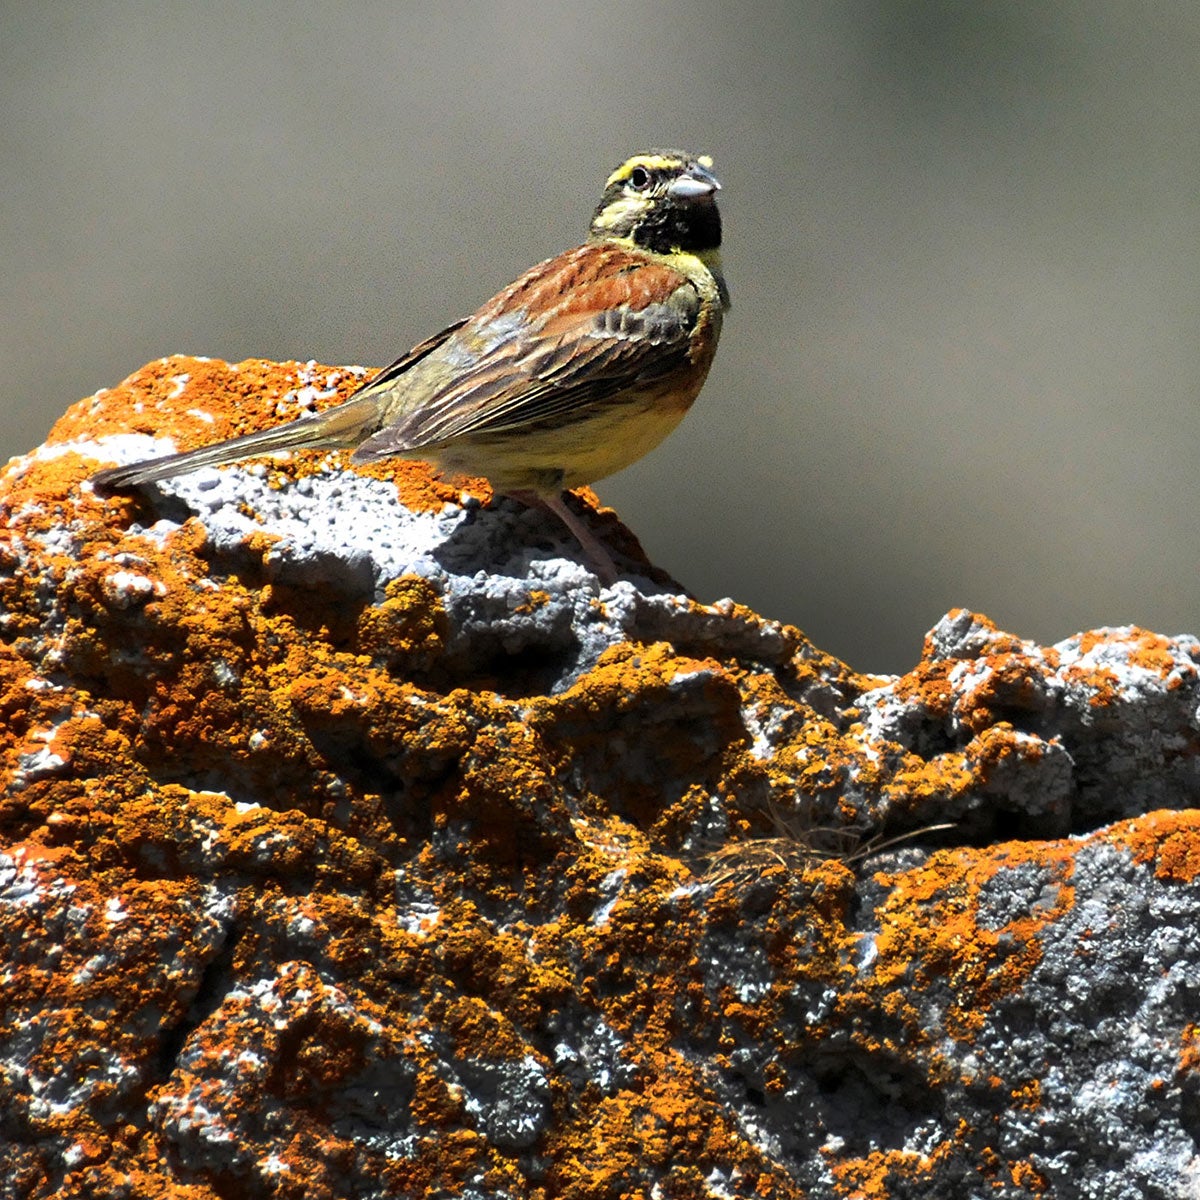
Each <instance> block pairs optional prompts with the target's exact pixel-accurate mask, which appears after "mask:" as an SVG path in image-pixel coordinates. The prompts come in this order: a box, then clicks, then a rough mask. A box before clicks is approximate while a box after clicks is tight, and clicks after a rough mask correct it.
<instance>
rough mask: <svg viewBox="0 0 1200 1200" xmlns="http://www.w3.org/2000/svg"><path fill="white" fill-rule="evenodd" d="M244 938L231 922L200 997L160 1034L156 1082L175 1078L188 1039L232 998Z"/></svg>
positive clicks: (206, 969) (202, 978)
mask: <svg viewBox="0 0 1200 1200" xmlns="http://www.w3.org/2000/svg"><path fill="white" fill-rule="evenodd" d="M241 936H242V930H241V928H240V926H239V925H238V924H236V923H234V922H231V923H230V924H229V925H228V926H227V927H226V931H225V938H224V940H223V941H222V942H221V943H220V945H219V946H218V947H217V952H216V953H215V954H214V955H213V957H212V958H211V959H209V961H208V963H207V964H206V965H205V967H204V970H203V971H202V972H201V974H200V982H199V984H198V986H197V988H196V994H195V995H194V996H193V997H192V1001H191V1003H190V1004H189V1005H188V1007H187V1010H186V1011H185V1012H184V1014H183V1016H182V1017H180V1019H179V1020H178V1021H176V1022H175V1024H173V1025H169V1026H167V1027H166V1028H165V1029H163V1030H162V1032H161V1033H160V1034H159V1039H158V1048H157V1050H156V1053H155V1068H154V1081H155V1082H161V1081H163V1080H166V1079H168V1078H169V1077H170V1076H171V1074H172V1073H173V1072H174V1070H175V1066H176V1064H177V1063H178V1061H179V1055H180V1054H181V1053H182V1051H183V1047H184V1045H185V1044H186V1042H187V1040H188V1038H189V1037H191V1036H192V1034H193V1033H194V1032H195V1031H196V1030H197V1029H198V1028H199V1027H200V1026H201V1025H203V1024H204V1022H205V1021H207V1020H208V1018H209V1017H211V1016H212V1014H213V1013H214V1012H216V1011H217V1009H218V1008H220V1006H221V1003H222V1002H223V1001H224V999H225V997H226V996H227V995H228V993H229V990H230V987H231V985H232V983H233V956H234V954H235V952H236V951H237V945H238V942H239V941H240V939H241Z"/></svg>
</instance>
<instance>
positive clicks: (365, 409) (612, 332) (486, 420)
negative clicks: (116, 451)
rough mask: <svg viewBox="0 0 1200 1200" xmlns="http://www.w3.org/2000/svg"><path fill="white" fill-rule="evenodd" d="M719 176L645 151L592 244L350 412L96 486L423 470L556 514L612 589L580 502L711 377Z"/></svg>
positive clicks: (611, 197) (386, 377)
mask: <svg viewBox="0 0 1200 1200" xmlns="http://www.w3.org/2000/svg"><path fill="white" fill-rule="evenodd" d="M712 168H713V163H712V159H711V158H710V157H709V156H708V155H696V156H693V155H691V154H688V153H685V152H683V151H680V150H650V151H645V152H642V153H638V154H634V155H633V156H631V157H630V158H627V159H626V160H625V161H624V162H623V163H622V164H621V165H620V166H619V167H617V168H616V170H614V171H613V172H612V173H611V174H610V175H609V176H608V178H607V180H606V181H605V184H604V192H603V195H602V196H601V199H600V202H599V204H598V205H597V207H596V209H595V212H594V214H593V216H592V220H591V226H590V229H589V232H588V236H587V238H586V240H585V241H584V242H583V243H582V244H581V245H579V246H577V247H575V248H574V249H571V250H567V251H564V252H563V253H562V254H559V255H557V256H556V257H554V258H549V259H546V260H545V261H544V262H541V263H539V264H537V265H536V266H534V267H531V268H530V269H529V270H527V271H526V272H525V273H524V274H522V275H521V276H519V277H518V278H517V279H516V280H515V281H514V282H512V283H511V284H509V285H508V286H507V287H506V288H503V289H502V290H501V291H499V292H498V293H497V294H496V295H495V296H493V297H492V298H491V299H490V300H488V301H487V302H486V303H484V304H483V305H482V306H481V307H480V308H478V309H477V310H476V311H475V312H474V313H472V314H471V315H470V316H468V317H464V318H462V319H461V320H458V321H455V322H453V323H452V324H450V325H447V326H446V328H445V329H443V330H441V332H439V333H435V334H434V335H433V336H432V337H429V338H426V339H425V341H423V342H420V343H418V344H417V345H416V346H414V347H413V348H412V349H411V350H409V351H408V353H406V354H404V355H402V356H401V357H400V358H398V359H397V360H396V361H395V362H394V363H392V364H391V366H389V367H386V368H384V369H383V370H382V371H380V372H379V374H377V375H375V376H374V377H373V378H372V379H370V380H369V381H367V382H366V383H365V384H364V385H363V386H362V387H360V388H359V389H358V390H357V391H356V392H355V393H354V394H353V395H352V396H350V397H349V398H348V399H346V400H344V401H343V402H341V403H340V404H337V405H334V406H332V407H330V408H328V409H325V410H324V411H322V412H319V413H315V414H309V415H306V416H303V417H300V418H297V419H295V420H293V421H290V422H288V423H286V424H284V425H279V426H274V427H271V428H268V429H263V430H259V431H256V432H254V433H249V434H245V435H242V436H240V437H234V438H230V439H228V440H226V441H221V442H217V443H215V444H213V445H209V446H203V447H201V448H199V449H195V450H188V451H184V452H183V453H179V454H169V455H166V456H165V457H160V458H156V459H147V460H144V461H141V462H135V463H131V464H127V465H124V466H116V467H110V468H107V469H105V470H102V471H99V472H98V473H96V474H95V475H94V476H92V480H91V482H92V484H93V485H94V487H96V488H97V489H100V490H101V491H105V492H113V491H118V492H119V491H128V490H131V489H135V488H137V487H139V486H141V485H143V484H147V483H152V482H155V481H158V480H162V479H168V478H171V477H174V476H178V475H184V474H187V473H188V472H190V471H195V470H198V469H200V468H202V467H210V466H221V465H224V464H228V463H232V462H238V461H241V460H243V459H246V458H251V457H255V456H257V455H260V454H270V453H277V452H280V451H285V450H302V449H331V448H345V449H351V450H352V451H353V453H352V455H351V461H352V462H356V463H371V462H376V461H379V460H381V459H388V458H400V459H416V460H422V461H424V462H427V463H428V464H430V466H431V467H432V468H433V469H434V470H435V471H436V472H437V473H439V474H441V475H444V476H448V477H451V478H453V477H458V476H485V477H486V478H487V479H488V481H489V482H490V484H491V486H492V489H493V492H495V493H496V494H498V495H501V496H511V497H513V498H514V499H516V500H518V501H521V502H523V503H525V504H527V505H531V506H534V507H540V508H544V509H548V510H549V511H551V512H553V513H554V514H555V515H556V516H557V517H558V518H559V519H560V520H561V521H562V522H563V524H564V525H566V527H567V528H568V529H569V530H570V531H571V533H572V534H574V536H575V538H576V539H577V541H578V542H579V543H580V546H581V548H582V550H583V552H584V555H585V557H586V558H587V559H589V560H590V562H591V565H592V567H593V568H594V570H595V572H596V575H597V577H598V578H599V579H600V581H601V582H602V583H603V584H605V585H610V584H612V583H613V582H615V581H616V579H617V578H618V573H617V570H616V567H615V565H614V564H613V561H612V557H611V555H610V554H609V553H608V550H607V549H606V548H605V546H604V545H603V544H602V543H601V542H600V540H599V539H598V538H597V537H596V536H595V535H594V534H593V533H592V532H591V530H590V529H588V527H587V526H586V524H584V522H583V521H582V520H581V519H580V518H578V517H577V516H576V515H575V514H574V513H573V512H572V511H571V509H570V508H568V507H567V505H566V503H565V501H564V497H563V494H564V492H565V491H569V490H571V489H572V488H577V487H581V486H583V485H585V484H591V483H594V482H596V481H597V480H599V479H603V478H604V477H606V476H608V475H612V474H614V473H615V472H617V471H620V470H622V469H623V468H625V467H627V466H629V464H630V463H632V462H635V461H636V460H637V459H639V458H641V457H642V456H643V455H644V454H646V453H648V452H649V451H650V450H652V449H653V448H654V447H655V446H657V445H658V444H659V442H661V441H662V440H663V438H665V437H666V436H667V434H669V433H670V432H671V431H672V430H673V429H674V428H675V426H676V425H677V424H678V423H679V421H680V420H681V419H682V418H683V416H684V414H685V413H686V412H687V411H688V409H689V408H690V407H691V405H692V403H693V401H694V400H695V399H696V397H697V395H698V394H699V392H700V389H701V387H702V386H703V384H704V381H705V378H706V377H707V375H708V371H709V367H710V366H711V365H712V361H713V356H714V354H715V353H716V348H717V340H718V338H719V337H720V333H721V324H722V318H723V316H724V313H725V311H726V310H727V309H728V308H729V289H728V287H727V285H726V283H725V278H724V274H723V272H722V269H721V260H720V246H721V217H720V213H719V212H718V210H717V204H716V194H717V192H718V190H719V189H720V186H721V185H720V183H719V182H718V181H717V177H716V175H714V174H713V169H712Z"/></svg>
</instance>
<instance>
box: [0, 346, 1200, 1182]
mask: <svg viewBox="0 0 1200 1200" xmlns="http://www.w3.org/2000/svg"><path fill="white" fill-rule="evenodd" d="M359 377H360V373H358V372H353V371H345V370H334V369H331V368H322V367H316V366H314V365H313V364H309V365H307V366H301V365H298V364H283V365H280V364H272V363H263V362H249V363H242V364H240V365H238V366H230V365H227V364H224V363H219V362H214V361H208V360H197V359H164V360H162V361H160V362H158V363H154V364H151V365H150V366H148V367H147V368H145V369H144V370H143V371H141V372H139V373H138V374H136V375H134V376H133V377H131V378H130V379H129V380H127V381H126V382H125V383H124V384H122V385H121V386H120V387H119V388H116V389H113V390H111V391H104V392H101V393H98V394H97V395H96V396H94V397H92V398H90V399H89V400H85V401H83V402H81V403H80V404H78V405H76V406H75V407H74V408H73V409H72V410H71V411H70V412H68V413H67V415H66V416H65V417H64V418H63V419H62V420H61V421H60V422H59V424H58V425H57V426H56V427H55V430H54V432H53V434H52V437H51V439H50V441H49V442H48V443H47V445H46V446H44V447H42V448H41V449H39V450H38V451H35V452H34V453H32V454H30V455H28V456H26V457H24V458H20V459H16V460H13V462H12V463H10V464H9V467H8V469H7V471H6V472H5V473H4V475H3V477H2V478H0V513H2V514H3V529H2V534H0V715H2V726H0V769H2V771H3V791H2V793H0V939H2V942H0V945H2V950H0V1180H2V1181H3V1184H2V1185H0V1195H3V1196H6V1197H7V1196H10V1195H11V1196H13V1197H22V1198H23V1197H47V1198H49V1197H51V1196H53V1197H72V1196H79V1197H82V1196H103V1197H130V1198H133V1197H160V1196H173V1197H179V1198H180V1200H184V1198H187V1200H218V1198H222V1200H223V1198H228V1197H239V1198H241V1197H251V1198H253V1197H264V1198H266V1197H271V1198H275V1197H279V1198H283V1197H289V1198H290V1197H296V1198H300V1197H304V1198H305V1200H324V1198H330V1200H332V1198H335V1197H336V1198H338V1200H342V1198H346V1197H381V1198H382V1197H405V1196H426V1195H427V1196H447V1197H450V1196H463V1197H475V1198H483V1197H531V1198H532V1197H544V1198H547V1200H548V1198H550V1197H569V1198H574V1200H584V1198H593V1197H644V1198H647V1200H648V1198H649V1197H651V1196H660V1197H675V1198H684V1197H687V1198H691V1197H768V1198H769V1197H801V1196H806V1197H846V1198H849V1197H863V1198H874V1197H897V1198H899V1197H914V1198H915V1197H945V1198H947V1200H951V1198H958V1197H976V1196H978V1197H985V1196H987V1197H994V1196H998V1197H1036V1196H1054V1197H1063V1198H1072V1197H1095V1198H1100V1197H1105V1198H1107V1197H1130V1198H1133V1197H1137V1198H1142V1197H1162V1198H1168V1197H1172V1198H1173V1197H1182V1196H1188V1195H1196V1194H1200V1159H1198V1158H1197V1142H1198V1140H1200V939H1198V938H1197V936H1196V933H1195V930H1196V928H1197V924H1198V923H1200V812H1197V811H1194V810H1193V809H1192V807H1191V806H1193V805H1195V804H1196V803H1197V796H1198V795H1200V757H1198V749H1200V721H1198V719H1197V706H1198V704H1200V674H1198V668H1200V643H1197V641H1196V640H1195V639H1192V638H1187V637H1176V638H1167V637H1160V636H1157V635H1155V634H1151V633H1147V632H1144V631H1141V630H1137V629H1129V628H1126V629H1116V630H1100V631H1097V632H1093V633H1089V634H1085V635H1081V636H1079V637H1076V638H1072V639H1070V640H1068V641H1066V642H1063V643H1060V644H1059V645H1057V646H1054V647H1048V648H1046V647H1038V646H1035V645H1031V644H1029V643H1027V642H1023V641H1020V640H1019V639H1017V638H1014V637H1012V636H1010V635H1007V634H1003V633H1001V632H999V631H998V630H996V629H995V628H994V627H993V626H992V625H991V624H990V623H988V622H987V621H986V620H985V619H984V618H982V617H978V616H973V615H971V614H968V613H964V612H956V613H952V614H950V615H949V616H948V617H947V618H945V619H944V620H943V621H942V622H941V623H940V624H939V625H938V627H937V628H936V629H935V630H934V631H933V632H932V633H931V634H930V636H929V638H928V640H927V642H926V647H925V653H924V655H923V657H922V659H921V661H920V663H918V664H917V666H916V667H915V668H914V670H913V671H911V672H910V673H909V674H907V675H905V676H902V677H899V678H886V679H884V678H879V677H864V676H861V675H858V674H855V673H854V672H853V671H852V670H850V669H849V668H848V667H846V666H845V665H843V664H842V663H840V662H837V661H836V660H834V659H832V658H830V657H829V656H827V655H824V654H821V653H820V652H819V651H817V650H816V649H814V648H813V647H812V646H811V645H810V644H809V643H808V642H806V641H805V639H804V638H803V636H802V635H801V634H800V633H799V632H798V631H796V630H794V629H790V628H788V627H786V626H782V625H780V624H778V623H776V622H772V621H768V620H763V619H762V618H760V617H757V616H755V615H754V614H753V613H751V612H748V611H747V610H745V609H743V608H740V607H738V606H736V605H734V604H732V603H729V602H723V603H721V604H717V605H703V604H699V603H696V602H695V601H693V600H690V599H688V598H687V597H686V596H684V595H681V594H678V589H677V588H675V587H674V585H672V584H671V582H670V580H668V579H666V578H665V577H664V576H662V575H661V574H660V573H657V572H655V571H653V570H652V569H651V568H650V567H649V565H648V564H646V563H645V561H644V560H643V559H642V557H641V555H640V551H639V550H638V548H637V545H636V543H635V542H634V541H633V539H632V538H631V537H630V536H629V535H628V533H627V532H626V531H625V530H623V529H622V528H621V527H620V526H619V525H618V524H617V523H616V521H615V519H614V518H613V516H612V514H610V513H607V512H604V511H596V510H595V508H594V501H593V498H591V497H590V496H588V495H584V496H582V497H581V498H580V503H582V504H583V505H584V507H585V509H586V510H587V515H588V518H589V519H590V520H591V521H592V522H593V523H594V524H596V525H597V527H598V528H599V530H600V532H601V533H602V534H603V536H605V537H606V539H607V540H608V541H609V543H610V544H611V545H612V546H613V548H614V550H615V551H616V552H617V555H618V558H619V560H620V561H622V562H623V563H624V565H625V567H626V569H627V572H628V573H627V576H626V579H625V580H623V581H622V582H620V583H618V584H617V585H616V586H614V587H612V588H608V589H604V590H602V589H601V588H600V587H599V585H598V584H597V581H596V580H595V578H594V577H593V576H592V575H591V574H590V573H589V571H588V570H587V568H586V567H585V566H581V565H580V564H579V562H578V561H577V558H576V554H575V551H574V547H573V545H572V543H571V542H570V540H569V539H568V538H567V536H566V535H565V533H563V532H562V531H560V530H559V529H557V528H556V527H555V526H554V525H553V524H552V523H550V522H549V520H544V519H543V518H542V517H541V516H539V515H537V514H535V513H530V512H527V511H526V510H524V509H522V508H521V507H520V506H518V505H516V504H514V503H511V502H507V501H506V502H503V503H500V504H498V505H495V506H492V505H489V504H487V501H488V499H489V496H488V492H487V488H486V484H484V483H483V482H482V481H467V482H466V483H463V482H462V481H458V482H445V481H437V480H434V479H431V478H430V477H429V476H428V475H427V474H425V473H424V471H423V469H422V468H421V467H420V466H417V465H409V464H398V465H396V466H395V470H394V471H391V470H382V469H378V468H372V469H369V470H355V471H351V470H350V469H348V468H347V466H346V464H345V462H344V461H343V460H342V459H340V458H339V456H338V455H332V454H331V455H323V456H322V455H306V456H298V457H297V458H295V459H294V460H292V461H289V462H281V461H279V460H271V461H268V462H265V463H263V462H260V463H258V464H250V465H246V466H243V467H234V468H226V469H223V470H221V471H219V472H216V471H209V472H205V473H201V474H197V475H195V476H192V477H189V478H185V479H181V480H178V481H175V482H170V483H166V484H162V485H160V486H158V487H157V488H154V489H150V490H147V491H146V492H145V493H144V494H143V495H141V496H140V497H132V498H122V497H117V498H111V497H110V498H105V497H102V496H99V495H96V494H94V493H93V492H92V490H91V489H90V486H89V485H88V484H87V483H86V480H87V477H88V476H89V475H90V474H91V473H92V472H93V471H94V470H96V469H97V468H98V467H99V466H100V465H101V463H103V462H111V461H116V460H118V459H125V458H131V457H140V456H144V455H146V454H148V453H152V452H154V448H155V446H159V447H160V448H161V449H163V450H166V449H169V448H171V446H173V445H174V446H180V447H182V446H185V445H192V444H197V443H199V442H201V441H208V440H215V439H216V438H218V437H222V436H227V435H230V434H233V433H236V432H241V431H245V430H246V429H249V428H254V427H258V426H260V425H261V424H264V423H266V422H268V421H274V420H279V419H283V418H286V417H287V416H289V415H294V414H295V413H296V412H298V411H300V410H302V409H303V408H304V407H305V406H307V405H310V404H315V403H318V402H333V401H334V400H335V399H337V398H340V397H342V396H344V395H345V394H347V393H348V391H350V390H352V388H353V387H354V386H355V385H356V384H357V382H358V380H359ZM934 827H940V828H934ZM903 835H907V836H908V837H909V840H907V841H904V842H901V843H898V844H897V843H894V844H891V845H888V844H887V842H886V839H889V838H895V837H897V836H903Z"/></svg>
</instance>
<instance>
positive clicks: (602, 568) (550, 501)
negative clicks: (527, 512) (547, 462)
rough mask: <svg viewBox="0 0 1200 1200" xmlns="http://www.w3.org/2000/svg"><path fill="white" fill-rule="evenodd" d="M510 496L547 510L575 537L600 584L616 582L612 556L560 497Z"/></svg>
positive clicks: (527, 493)
mask: <svg viewBox="0 0 1200 1200" xmlns="http://www.w3.org/2000/svg"><path fill="white" fill-rule="evenodd" d="M510 495H512V497H513V499H515V500H520V501H521V503H522V504H528V505H529V506H530V507H531V508H546V509H549V510H550V511H551V512H552V513H553V514H554V515H555V516H556V517H557V518H558V519H559V520H560V521H561V522H562V523H563V524H564V525H565V526H566V527H567V528H568V529H569V530H570V531H571V532H572V533H573V534H574V535H575V539H576V541H578V542H579V545H580V546H581V547H582V549H583V553H584V556H585V557H586V558H588V559H589V560H590V565H591V567H592V569H593V570H594V571H595V572H596V575H597V577H598V578H599V580H600V582H601V583H602V584H604V586H605V587H611V586H612V584H614V583H616V582H617V568H616V565H615V564H614V563H613V560H612V556H611V555H610V554H609V552H608V551H607V550H606V549H605V547H604V544H603V543H602V542H601V541H600V539H599V538H598V537H596V535H595V534H594V533H593V532H592V531H591V530H590V529H589V528H588V527H587V526H586V525H585V524H584V523H583V522H582V521H581V520H580V519H579V518H578V517H577V516H576V515H575V514H574V513H573V512H572V511H571V510H570V509H569V508H568V507H567V504H566V501H565V500H563V498H562V496H561V495H558V494H552V495H549V496H542V495H539V494H538V493H537V492H512V493H510Z"/></svg>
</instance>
